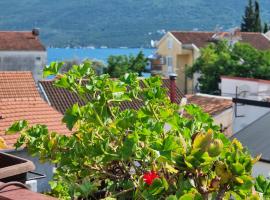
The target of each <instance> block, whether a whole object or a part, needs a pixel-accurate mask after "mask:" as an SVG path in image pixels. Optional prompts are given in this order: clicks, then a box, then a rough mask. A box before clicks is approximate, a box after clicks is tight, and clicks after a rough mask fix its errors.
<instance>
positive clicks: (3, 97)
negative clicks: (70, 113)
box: [0, 72, 70, 147]
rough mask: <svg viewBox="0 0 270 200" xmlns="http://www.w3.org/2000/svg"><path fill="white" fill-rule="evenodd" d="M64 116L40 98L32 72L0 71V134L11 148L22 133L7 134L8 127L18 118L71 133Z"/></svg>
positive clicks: (51, 129)
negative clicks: (63, 122)
mask: <svg viewBox="0 0 270 200" xmlns="http://www.w3.org/2000/svg"><path fill="white" fill-rule="evenodd" d="M62 118H63V115H62V114H61V113H59V112H57V111H56V110H55V109H54V108H52V107H51V106H50V105H48V103H47V102H45V101H44V100H43V99H42V98H41V97H40V94H39V92H38V89H37V87H36V85H35V81H34V79H33V76H32V74H31V72H0V135H1V136H2V137H3V138H4V139H5V141H6V142H7V144H8V145H9V146H10V147H11V146H12V145H13V144H14V143H15V142H16V139H17V138H18V137H19V134H15V135H5V130H6V129H7V128H8V127H9V126H10V125H11V124H12V123H14V122H15V121H19V120H27V121H29V123H30V124H31V125H33V124H45V125H47V126H48V128H49V130H50V131H57V132H59V133H62V134H69V133H70V132H69V131H68V130H67V128H66V127H65V125H64V124H62Z"/></svg>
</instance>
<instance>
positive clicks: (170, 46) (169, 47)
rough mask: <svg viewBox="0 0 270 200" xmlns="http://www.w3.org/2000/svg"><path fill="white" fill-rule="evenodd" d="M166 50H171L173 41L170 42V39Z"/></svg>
mask: <svg viewBox="0 0 270 200" xmlns="http://www.w3.org/2000/svg"><path fill="white" fill-rule="evenodd" d="M167 42H168V44H167V45H168V49H172V48H173V40H172V38H168V41H167Z"/></svg>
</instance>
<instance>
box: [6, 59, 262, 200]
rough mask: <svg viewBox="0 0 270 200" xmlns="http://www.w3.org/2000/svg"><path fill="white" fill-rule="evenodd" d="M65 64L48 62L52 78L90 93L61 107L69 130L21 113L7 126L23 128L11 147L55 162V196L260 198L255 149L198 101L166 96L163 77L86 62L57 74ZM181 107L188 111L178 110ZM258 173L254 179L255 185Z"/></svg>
mask: <svg viewBox="0 0 270 200" xmlns="http://www.w3.org/2000/svg"><path fill="white" fill-rule="evenodd" d="M62 66H63V64H62V63H52V64H51V65H50V66H47V67H46V68H45V71H44V72H45V74H46V75H59V76H57V77H58V79H57V80H56V82H55V84H56V86H58V87H62V88H65V89H67V90H72V91H74V92H76V93H77V94H78V95H79V96H80V97H81V98H82V99H84V98H85V96H87V95H91V97H92V100H91V102H89V101H88V103H87V104H86V105H84V106H79V105H78V104H75V105H73V107H71V108H70V109H68V110H67V111H66V113H65V115H64V118H63V122H64V123H65V124H66V125H67V127H68V128H69V129H70V131H72V132H73V133H72V134H71V135H69V136H65V135H61V134H59V133H55V132H49V131H48V129H47V127H46V126H45V125H34V126H29V125H28V123H27V122H26V121H21V122H16V123H14V124H13V125H12V126H11V127H10V128H9V129H8V131H7V133H8V134H12V133H17V132H20V133H21V135H20V138H19V139H18V140H17V143H16V145H15V146H16V148H20V147H21V146H24V145H25V146H26V147H27V150H28V152H29V153H30V154H32V155H38V156H39V157H40V160H41V161H42V162H44V161H50V162H52V163H57V166H58V168H57V169H56V173H55V175H54V181H53V182H52V183H51V186H52V189H53V194H55V195H56V196H57V197H59V198H61V199H107V200H109V199H111V200H112V199H149V200H151V199H167V200H176V199H180V200H185V199H198V200H199V199H201V200H208V199H217V200H222V199H230V198H231V197H233V198H234V199H252V198H253V199H258V195H257V194H254V192H253V185H254V182H253V178H252V176H251V170H252V166H253V164H254V163H255V162H256V161H257V160H258V159H259V157H256V158H253V157H252V156H251V155H250V154H249V152H248V150H247V149H246V148H244V147H243V146H242V145H241V143H240V142H239V141H237V140H236V139H234V140H233V141H230V140H229V139H228V138H226V137H225V135H224V134H223V133H220V127H219V126H216V125H214V124H213V119H212V118H211V117H210V116H209V115H208V114H206V113H203V112H202V110H201V109H200V108H198V107H197V106H195V105H186V106H184V107H181V106H179V105H177V104H173V103H171V102H170V100H169V98H168V96H167V93H166V91H165V90H164V89H163V88H162V87H161V85H162V80H161V78H159V77H150V78H148V79H144V80H143V83H144V85H145V87H144V88H141V86H140V84H139V83H140V82H139V80H138V77H137V75H135V74H126V75H124V76H123V77H121V78H120V79H110V78H109V76H108V75H106V74H105V75H101V76H97V75H96V74H95V73H94V70H92V69H91V67H90V66H91V63H89V62H85V63H83V64H81V65H79V66H76V65H75V66H73V67H72V68H71V70H70V71H68V72H67V73H65V74H59V70H60V69H61V67H62ZM81 80H85V81H87V82H86V83H85V82H84V83H82V81H81ZM134 99H135V100H137V101H140V102H142V107H141V108H139V109H137V110H134V109H126V110H121V109H120V107H119V105H120V104H121V103H124V102H126V101H132V100H134ZM181 108H184V109H185V114H186V115H179V110H181ZM168 125H169V126H168ZM165 127H167V128H165ZM258 180H262V179H258ZM263 181H266V180H262V181H260V184H257V186H258V187H256V188H257V189H258V190H260V191H261V190H262V189H261V185H262V182H263ZM262 191H263V192H264V191H266V190H262ZM265 194H266V195H267V193H265Z"/></svg>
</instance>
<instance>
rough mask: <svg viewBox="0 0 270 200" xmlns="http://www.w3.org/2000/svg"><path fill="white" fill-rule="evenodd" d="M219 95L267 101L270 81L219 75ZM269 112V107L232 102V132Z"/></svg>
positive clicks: (269, 94)
mask: <svg viewBox="0 0 270 200" xmlns="http://www.w3.org/2000/svg"><path fill="white" fill-rule="evenodd" d="M220 89H221V95H222V96H226V97H233V98H240V99H247V100H255V101H268V100H269V97H270V81H268V80H261V79H253V78H242V77H228V76H222V77H221V85H220ZM268 112H270V108H267V107H259V106H253V105H246V104H240V103H237V104H234V120H233V133H236V132H238V131H240V130H241V129H243V128H245V127H246V126H247V125H249V124H250V123H252V122H253V121H255V120H256V119H258V118H259V117H261V116H263V115H264V114H266V113H268Z"/></svg>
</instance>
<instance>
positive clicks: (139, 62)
mask: <svg viewBox="0 0 270 200" xmlns="http://www.w3.org/2000/svg"><path fill="white" fill-rule="evenodd" d="M147 65H148V58H146V57H145V56H144V54H143V52H142V51H140V52H139V53H138V55H137V56H136V57H134V56H133V55H130V56H123V55H120V56H110V57H109V58H108V66H107V69H106V70H105V73H108V74H109V75H110V76H111V77H114V78H118V77H120V76H122V75H124V74H125V73H129V72H134V73H138V74H139V76H142V72H145V71H146V69H145V68H146V66H147Z"/></svg>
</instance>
